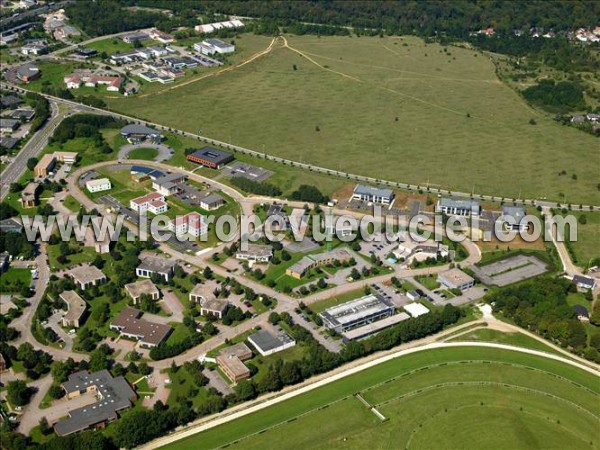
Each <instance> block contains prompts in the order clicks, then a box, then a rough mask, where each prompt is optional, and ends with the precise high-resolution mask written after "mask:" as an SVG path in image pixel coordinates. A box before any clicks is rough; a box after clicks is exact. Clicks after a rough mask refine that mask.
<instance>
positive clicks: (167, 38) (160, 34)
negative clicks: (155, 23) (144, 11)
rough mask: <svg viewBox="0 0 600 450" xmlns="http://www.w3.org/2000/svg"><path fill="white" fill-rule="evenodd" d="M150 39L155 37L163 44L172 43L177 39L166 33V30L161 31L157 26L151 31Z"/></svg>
mask: <svg viewBox="0 0 600 450" xmlns="http://www.w3.org/2000/svg"><path fill="white" fill-rule="evenodd" d="M149 36H150V39H154V40H155V41H158V42H162V43H163V44H170V43H171V42H173V41H174V40H175V38H174V37H173V35H171V34H169V33H165V32H164V31H160V30H158V29H156V28H152V29H151V30H150V33H149Z"/></svg>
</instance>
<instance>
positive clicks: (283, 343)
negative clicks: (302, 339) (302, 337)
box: [248, 330, 296, 356]
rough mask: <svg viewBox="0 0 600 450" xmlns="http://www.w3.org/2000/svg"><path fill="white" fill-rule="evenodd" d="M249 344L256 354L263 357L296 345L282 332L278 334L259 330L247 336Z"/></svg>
mask: <svg viewBox="0 0 600 450" xmlns="http://www.w3.org/2000/svg"><path fill="white" fill-rule="evenodd" d="M248 342H250V343H251V344H252V345H253V346H254V348H256V350H258V352H259V353H260V354H261V355H263V356H268V355H272V354H273V353H277V352H280V351H282V350H285V349H287V348H291V347H293V346H294V345H296V341H295V340H294V339H292V338H291V337H290V336H288V335H287V333H285V332H284V331H283V330H281V331H280V332H279V333H278V334H274V333H271V332H269V331H267V330H260V331H258V332H257V333H254V334H251V335H250V336H248Z"/></svg>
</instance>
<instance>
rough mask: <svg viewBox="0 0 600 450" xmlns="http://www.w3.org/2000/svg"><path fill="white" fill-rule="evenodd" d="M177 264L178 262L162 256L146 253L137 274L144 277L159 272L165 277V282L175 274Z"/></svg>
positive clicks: (158, 273) (136, 271)
mask: <svg viewBox="0 0 600 450" xmlns="http://www.w3.org/2000/svg"><path fill="white" fill-rule="evenodd" d="M175 266H177V262H175V261H171V260H169V259H166V258H163V257H162V256H158V255H146V256H143V257H142V258H141V262H140V265H139V266H137V268H136V269H135V274H136V275H137V276H138V277H142V278H150V277H151V276H152V275H153V274H157V275H159V276H161V277H163V278H164V280H165V282H169V280H170V279H171V277H172V276H173V270H174V269H175Z"/></svg>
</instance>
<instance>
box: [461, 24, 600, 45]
mask: <svg viewBox="0 0 600 450" xmlns="http://www.w3.org/2000/svg"><path fill="white" fill-rule="evenodd" d="M526 33H527V31H524V30H522V29H518V28H517V29H514V30H512V34H513V35H514V36H517V37H519V36H523V35H525V34H526ZM470 34H471V36H476V35H480V36H486V37H493V36H495V35H496V34H497V32H496V30H495V29H494V28H492V27H487V28H481V29H480V30H477V31H474V32H472V33H470ZM527 35H528V36H530V37H533V38H539V37H541V38H546V39H552V38H554V37H556V36H557V33H556V32H554V30H544V29H543V28H541V27H531V28H530V29H529V32H528V34H527ZM561 35H563V36H565V37H566V38H567V39H569V40H572V41H573V40H576V41H578V42H583V43H594V42H600V26H597V27H595V28H593V29H592V28H578V29H577V30H575V31H570V32H567V33H562V34H561Z"/></svg>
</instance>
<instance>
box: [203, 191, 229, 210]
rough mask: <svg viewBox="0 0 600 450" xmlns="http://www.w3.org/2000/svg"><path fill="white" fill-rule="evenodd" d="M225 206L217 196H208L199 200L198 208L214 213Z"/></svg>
mask: <svg viewBox="0 0 600 450" xmlns="http://www.w3.org/2000/svg"><path fill="white" fill-rule="evenodd" d="M224 204H225V200H224V199H223V197H221V196H220V195H219V194H210V195H207V196H206V197H204V198H201V199H200V208H202V209H205V210H207V211H214V210H215V209H219V208H220V207H221V206H223V205H224Z"/></svg>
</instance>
